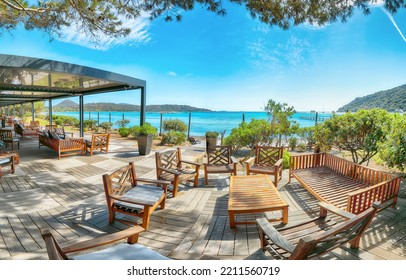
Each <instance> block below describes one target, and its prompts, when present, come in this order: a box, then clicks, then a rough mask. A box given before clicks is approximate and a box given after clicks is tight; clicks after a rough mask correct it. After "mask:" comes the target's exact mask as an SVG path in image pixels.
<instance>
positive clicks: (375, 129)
mask: <svg viewBox="0 0 406 280" xmlns="http://www.w3.org/2000/svg"><path fill="white" fill-rule="evenodd" d="M389 119H390V114H389V113H388V112H387V111H385V110H382V109H371V110H361V111H358V112H356V113H346V114H344V115H340V116H338V115H335V116H333V118H331V119H329V120H326V121H325V122H324V123H323V124H322V125H318V126H317V128H316V132H315V137H316V139H317V145H318V146H319V147H321V148H324V149H329V148H331V147H336V148H338V149H340V150H345V151H349V152H350V153H351V156H352V160H353V162H355V163H359V164H362V163H365V162H366V163H367V164H368V163H369V160H370V159H371V158H372V157H373V156H375V155H376V154H377V153H378V145H379V143H381V142H382V141H383V140H384V139H385V132H384V130H385V126H386V125H388V121H389Z"/></svg>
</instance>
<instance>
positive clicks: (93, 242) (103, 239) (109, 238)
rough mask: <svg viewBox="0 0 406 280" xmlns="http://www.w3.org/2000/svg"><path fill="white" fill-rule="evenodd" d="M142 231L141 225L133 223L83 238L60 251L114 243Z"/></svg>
mask: <svg viewBox="0 0 406 280" xmlns="http://www.w3.org/2000/svg"><path fill="white" fill-rule="evenodd" d="M143 231H145V229H144V228H143V227H141V226H138V225H135V226H131V227H130V228H128V229H125V230H122V231H119V232H115V233H112V234H107V235H104V236H100V237H96V238H93V239H90V240H85V241H82V242H79V243H76V244H72V245H67V246H65V247H63V248H62V251H63V252H64V253H65V254H67V253H73V252H78V251H83V250H86V249H91V248H95V247H98V246H102V245H106V244H110V243H114V242H116V241H119V240H122V239H125V238H129V237H132V236H135V235H138V234H140V233H141V232H143Z"/></svg>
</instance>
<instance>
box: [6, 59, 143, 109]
mask: <svg viewBox="0 0 406 280" xmlns="http://www.w3.org/2000/svg"><path fill="white" fill-rule="evenodd" d="M145 87H146V82H145V81H144V80H140V79H136V78H132V77H129V76H125V75H120V74H116V73H113V72H109V71H104V70H100V69H95V68H90V67H86V66H81V65H75V64H70V63H64V62H59V61H53V60H46V59H40V58H32V57H24V56H16V55H4V54H0V107H4V106H8V105H14V104H22V103H26V102H35V101H43V100H50V99H55V98H67V97H73V96H84V95H89V94H97V93H104V92H113V91H122V90H129V89H142V91H145Z"/></svg>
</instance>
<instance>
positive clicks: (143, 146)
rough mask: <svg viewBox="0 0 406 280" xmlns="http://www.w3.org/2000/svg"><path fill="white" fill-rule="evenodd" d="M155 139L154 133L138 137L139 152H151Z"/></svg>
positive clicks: (144, 153)
mask: <svg viewBox="0 0 406 280" xmlns="http://www.w3.org/2000/svg"><path fill="white" fill-rule="evenodd" d="M153 140H154V135H153V134H149V135H139V136H138V137H137V141H138V153H139V154H140V155H141V156H145V155H148V154H149V153H150V152H151V148H152V141H153Z"/></svg>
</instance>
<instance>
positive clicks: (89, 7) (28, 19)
mask: <svg viewBox="0 0 406 280" xmlns="http://www.w3.org/2000/svg"><path fill="white" fill-rule="evenodd" d="M224 2H225V1H222V0H173V1H165V0H145V1H121V0H103V1H101V0H50V1H38V2H34V1H27V0H0V32H5V31H7V32H11V31H13V30H14V29H16V28H17V26H18V25H20V24H22V25H23V26H24V27H25V29H27V30H33V29H38V30H41V31H44V32H46V33H48V34H49V35H50V37H51V38H54V37H58V36H59V35H60V34H61V30H62V29H63V28H64V27H66V26H70V25H73V24H74V25H75V26H76V28H77V29H78V31H80V32H81V33H84V34H85V35H86V36H87V37H89V38H91V39H93V42H95V43H97V41H98V38H99V37H100V36H102V35H107V36H110V37H113V38H114V37H115V38H117V37H125V36H127V35H128V34H129V33H130V31H131V27H127V26H126V25H125V23H124V22H123V21H122V20H123V19H135V18H139V17H140V16H142V14H145V13H147V14H148V15H149V16H150V18H151V19H155V18H158V17H165V19H166V20H167V21H171V20H173V19H176V20H178V21H180V20H181V18H182V17H181V14H182V11H189V10H193V9H194V8H195V6H196V5H199V6H202V7H204V8H206V9H207V10H208V11H211V12H214V13H217V14H219V15H225V14H226V10H225V8H224V6H223V3H224ZM229 2H231V3H234V4H238V5H243V6H245V7H246V9H247V10H248V11H249V13H250V14H251V16H252V17H253V18H258V19H259V20H260V21H262V22H264V23H266V24H269V25H270V26H279V27H281V28H283V29H288V28H289V27H290V26H291V25H292V24H293V25H299V24H302V23H305V22H310V23H313V24H317V25H323V24H326V23H329V22H334V21H336V20H341V21H343V22H344V21H346V20H347V19H348V18H350V17H351V16H352V15H353V14H354V11H355V10H356V9H359V10H361V11H363V12H364V14H369V13H370V7H369V4H370V2H371V1H370V0H354V1H336V0H314V1H307V0H286V1H278V0H268V1H257V0H229ZM384 2H385V6H384V7H385V9H386V10H387V11H389V12H390V13H396V11H397V10H399V9H401V8H405V7H406V3H405V1H403V0H385V1H384Z"/></svg>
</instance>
